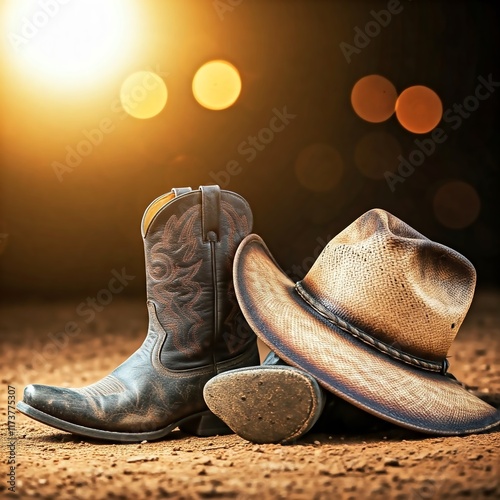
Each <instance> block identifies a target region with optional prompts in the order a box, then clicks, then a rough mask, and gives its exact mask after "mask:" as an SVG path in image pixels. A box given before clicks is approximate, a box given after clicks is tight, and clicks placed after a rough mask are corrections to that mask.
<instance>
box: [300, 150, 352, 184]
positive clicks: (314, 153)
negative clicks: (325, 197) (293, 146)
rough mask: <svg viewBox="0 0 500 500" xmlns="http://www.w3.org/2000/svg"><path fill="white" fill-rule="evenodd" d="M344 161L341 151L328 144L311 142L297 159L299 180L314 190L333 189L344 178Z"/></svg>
mask: <svg viewBox="0 0 500 500" xmlns="http://www.w3.org/2000/svg"><path fill="white" fill-rule="evenodd" d="M343 170H344V162H343V161H342V158H341V156H340V153H339V152H338V151H337V150H336V149H334V148H333V147H331V146H329V145H328V144H311V145H310V146H307V147H306V148H304V149H303V150H302V151H301V152H300V154H299V156H298V157H297V160H296V161H295V175H296V176H297V179H298V180H299V182H300V183H301V184H302V185H303V186H304V187H305V188H306V189H308V190H310V191H314V192H326V191H331V190H332V189H333V188H334V187H335V186H336V185H337V184H338V183H339V182H340V179H341V178H342V173H343Z"/></svg>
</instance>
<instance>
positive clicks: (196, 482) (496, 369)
mask: <svg viewBox="0 0 500 500" xmlns="http://www.w3.org/2000/svg"><path fill="white" fill-rule="evenodd" d="M78 305H79V301H71V300H68V301H67V302H65V303H60V302H47V303H29V304H26V303H24V304H19V303H11V304H5V303H4V304H2V305H1V306H0V339H1V342H2V349H1V357H0V359H1V367H2V368H1V373H0V377H1V382H2V385H1V387H2V389H1V396H0V413H1V419H2V421H1V423H0V425H1V427H0V428H1V429H2V454H3V456H2V470H1V474H0V476H1V478H2V479H1V482H0V497H1V498H31V497H35V498H71V499H99V498H147V497H150V498H185V499H190V498H259V499H267V498H276V499H281V498H282V499H285V498H286V499H289V498H290V499H313V498H314V499H333V498H352V499H358V498H359V499H364V498H383V499H388V498H391V499H392V498H396V499H401V500H403V499H441V498H454V499H455V498H472V499H476V498H500V484H499V475H500V474H499V473H500V470H499V463H500V461H499V450H500V432H499V430H498V429H497V430H496V431H491V432H489V433H486V434H481V435H473V436H466V437H449V438H442V437H429V436H424V435H419V434H417V433H413V432H409V431H405V430H403V429H398V428H392V429H389V430H386V431H383V432H378V433H371V434H359V435H345V434H339V433H338V432H336V429H331V432H330V433H328V434H309V435H307V436H306V437H305V438H303V439H302V440H300V441H298V442H297V443H296V444H294V445H289V446H281V445H255V444H252V443H249V442H247V441H244V440H243V439H241V438H239V437H238V436H235V435H229V436H215V437H209V438H196V437H191V436H188V435H186V434H183V433H181V432H180V431H179V430H176V431H174V432H173V433H172V434H171V435H170V436H169V437H168V438H167V439H165V440H163V441H159V442H151V443H142V444H110V443H107V442H99V441H91V440H83V439H82V438H80V437H77V436H72V435H71V434H67V433H64V432H61V431H57V430H55V429H52V428H51V427H47V426H45V425H42V424H39V423H37V422H35V421H33V420H31V419H29V418H28V417H25V416H24V415H22V414H20V413H19V412H17V413H16V414H15V420H14V423H13V424H11V425H12V426H13V427H12V429H11V430H15V438H9V437H8V436H7V420H8V410H7V406H8V402H9V400H8V396H9V387H10V394H11V396H13V395H15V399H16V401H18V400H20V399H21V398H22V392H23V389H24V387H25V385H27V384H29V383H45V384H55V385H62V386H67V387H78V386H83V385H86V384H89V383H92V382H94V381H96V380H98V379H99V378H100V377H102V376H104V375H106V374H107V373H109V371H111V370H112V369H113V368H115V367H116V366H117V365H118V364H119V363H120V362H121V361H123V360H124V359H126V358H127V357H128V355H129V354H131V353H132V352H133V351H134V350H135V349H136V348H137V347H138V346H139V345H140V344H141V342H142V340H143V338H144V332H145V328H146V307H145V304H143V303H142V302H137V301H130V300H123V299H121V298H120V297H115V299H114V300H113V302H112V303H111V304H109V305H107V306H106V307H105V308H103V310H102V311H100V312H98V313H97V314H96V317H95V319H92V321H89V319H90V318H89V316H86V317H82V316H79V315H78V313H77V307H78ZM71 321H74V322H76V323H77V325H78V327H79V328H81V330H82V331H81V333H79V334H77V335H75V334H74V333H72V334H71V336H70V335H69V334H68V333H63V332H64V329H65V327H66V326H67V323H68V322H71ZM86 321H88V322H86ZM67 331H68V332H73V331H74V325H72V326H70V327H69V328H68V329H67ZM450 356H451V358H450V363H451V370H450V371H451V372H452V373H454V374H455V375H456V376H457V377H458V378H459V379H461V380H462V381H463V382H465V383H467V384H468V385H470V386H473V387H475V388H477V389H479V390H480V391H481V393H482V394H483V397H485V398H486V399H488V400H489V401H490V402H492V403H493V404H495V405H496V406H498V405H499V403H500V292H492V291H488V292H482V293H477V294H476V297H475V299H474V302H473V306H472V308H471V311H470V313H469V315H468V316H467V318H466V321H465V322H464V324H463V327H462V328H461V330H460V332H459V334H458V338H457V340H456V341H455V343H454V345H453V348H452V351H451V353H450ZM14 393H15V394H14ZM9 458H10V459H12V458H14V459H15V465H14V469H13V472H14V475H13V476H12V477H15V479H12V478H11V477H9V474H11V472H12V471H11V469H10V467H11V466H10V465H9V464H8V461H9ZM9 480H13V481H14V482H15V493H13V492H11V491H9V489H8V488H9V486H10V485H9Z"/></svg>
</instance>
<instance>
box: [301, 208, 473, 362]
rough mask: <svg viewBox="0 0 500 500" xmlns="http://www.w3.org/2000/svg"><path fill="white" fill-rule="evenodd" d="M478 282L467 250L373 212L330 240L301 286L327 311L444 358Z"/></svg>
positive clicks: (411, 350)
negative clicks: (431, 237) (451, 245)
mask: <svg viewBox="0 0 500 500" xmlns="http://www.w3.org/2000/svg"><path fill="white" fill-rule="evenodd" d="M475 283H476V272H475V269H474V267H473V265H472V264H471V263H470V262H469V260H467V259H466V258H465V257H464V256H463V255H461V254H460V253H458V252H456V251H454V250H452V249H451V248H448V247H446V246H444V245H441V244H439V243H436V242H433V241H431V240H429V239H428V238H426V237H425V236H423V235H422V234H420V233H419V232H418V231H416V230H415V229H413V228H411V227H410V226H408V225H407V224H406V223H405V222H403V221H402V220H400V219H398V218H397V217H395V216H394V215H392V214H390V213H388V212H386V211H384V210H381V209H373V210H370V211H369V212H366V213H365V214H364V215H362V216H361V217H359V218H358V219H357V220H356V221H354V222H353V223H352V224H351V225H349V226H348V227H347V228H345V229H344V230H343V231H342V232H341V233H339V234H338V235H337V236H335V237H334V238H333V239H332V240H331V241H330V242H329V243H328V245H327V246H326V247H325V248H324V250H323V251H322V253H321V254H320V255H319V257H318V258H317V260H316V262H315V263H314V265H313V266H312V267H311V269H310V271H309V272H308V273H307V275H306V277H305V278H304V279H303V280H302V282H301V285H302V286H303V287H304V288H305V290H307V293H308V294H309V295H310V296H311V297H313V298H314V300H315V301H317V302H319V303H320V304H321V306H323V308H324V309H325V310H327V311H329V312H331V313H333V314H334V315H335V316H339V317H340V318H342V319H343V320H345V321H347V322H348V323H350V324H352V325H355V326H356V327H357V328H360V329H362V330H364V331H365V332H367V333H368V334H369V335H371V336H373V337H374V338H376V339H378V340H380V341H382V342H384V343H386V344H389V345H390V346H393V347H395V348H396V349H399V350H401V351H404V352H406V353H408V354H411V355H413V356H417V357H420V358H424V359H429V360H434V361H442V360H444V359H445V358H446V355H447V353H448V350H449V348H450V346H451V343H452V342H453V339H454V338H455V336H456V334H457V332H458V330H459V328H460V325H461V324H462V321H463V319H464V317H465V315H466V313H467V311H468V309H469V307H470V304H471V302H472V298H473V295H474V288H475Z"/></svg>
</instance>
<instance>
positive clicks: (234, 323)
mask: <svg viewBox="0 0 500 500" xmlns="http://www.w3.org/2000/svg"><path fill="white" fill-rule="evenodd" d="M141 227H142V236H143V239H144V247H145V257H146V275H147V276H146V278H147V279H146V281H147V306H148V311H149V328H148V333H147V337H146V339H145V340H144V343H143V344H142V346H141V347H140V348H139V349H138V350H137V351H136V352H135V353H134V354H132V356H131V357H130V358H128V359H127V360H126V361H125V362H123V363H122V364H121V365H120V366H119V367H118V368H116V369H115V370H114V371H113V372H112V373H111V374H110V375H108V376H106V377H105V378H103V379H102V380H100V381H98V382H96V383H94V384H92V385H89V386H87V387H83V388H77V389H75V388H71V389H68V388H61V387H53V386H46V385H29V386H28V387H26V389H25V391H24V400H23V401H22V402H19V403H18V409H19V410H20V411H21V412H23V413H25V414H26V415H28V416H29V417H32V418H34V419H35V420H38V421H40V422H42V423H44V424H47V425H50V426H52V427H55V428H57V429H61V430H64V431H68V432H72V433H74V434H79V435H82V436H87V437H91V438H99V439H107V440H113V441H143V440H153V439H159V438H162V437H164V436H165V435H167V434H168V433H169V432H170V431H172V430H173V429H174V428H176V427H180V428H181V430H184V431H187V432H192V433H195V434H197V435H213V434H217V433H223V432H226V433H227V432H229V429H227V427H226V426H225V425H224V424H223V423H222V422H221V421H220V420H218V419H217V418H216V417H215V416H214V415H213V414H212V413H211V412H210V411H209V410H208V408H207V406H206V404H205V401H204V400H203V394H202V393H203V387H204V385H205V383H206V382H207V381H208V380H209V379H210V378H212V377H213V376H215V375H217V374H218V373H221V372H223V371H226V370H230V369H234V368H238V367H244V366H251V365H256V364H258V363H259V355H258V350H257V345H256V337H255V335H254V333H253V332H252V331H251V330H250V328H249V327H248V325H247V323H246V321H245V320H244V318H243V316H242V314H241V311H240V309H239V306H238V303H237V300H236V297H235V293H234V289H233V282H232V262H233V257H234V253H235V251H236V248H237V247H238V245H239V243H240V241H241V240H242V239H243V238H244V237H245V236H246V235H247V234H248V233H249V232H250V230H251V227H252V213H251V211H250V207H249V206H248V204H247V202H246V201H245V200H244V199H243V198H242V197H241V196H239V195H237V194H235V193H232V192H230V191H221V190H220V188H219V186H202V187H200V189H199V190H195V191H191V189H190V188H180V189H173V190H172V192H171V193H167V194H165V195H163V196H160V197H159V198H157V199H156V200H154V201H153V202H152V203H151V204H150V205H149V207H148V208H147V209H146V211H145V213H144V217H143V219H142V225H141Z"/></svg>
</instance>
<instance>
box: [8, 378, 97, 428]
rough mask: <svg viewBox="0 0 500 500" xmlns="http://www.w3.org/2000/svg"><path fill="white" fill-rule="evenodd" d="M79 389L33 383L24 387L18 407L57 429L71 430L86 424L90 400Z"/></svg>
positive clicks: (28, 414)
mask: <svg viewBox="0 0 500 500" xmlns="http://www.w3.org/2000/svg"><path fill="white" fill-rule="evenodd" d="M77 391H78V390H77V389H69V388H65V387H54V386H50V385H41V384H31V385H28V386H27V387H26V388H25V389H24V397H23V400H22V401H20V402H19V403H18V404H17V409H18V410H19V411H20V412H21V413H24V414H25V415H27V416H29V417H31V418H33V419H35V420H38V421H39V422H42V423H44V424H47V425H50V426H52V427H55V428H57V429H61V430H65V431H68V432H71V431H72V429H73V430H76V429H78V427H79V426H80V425H85V424H86V423H87V422H85V415H88V414H89V411H90V408H89V401H87V400H85V398H84V397H83V396H82V395H81V394H79V393H78V392H77Z"/></svg>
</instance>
